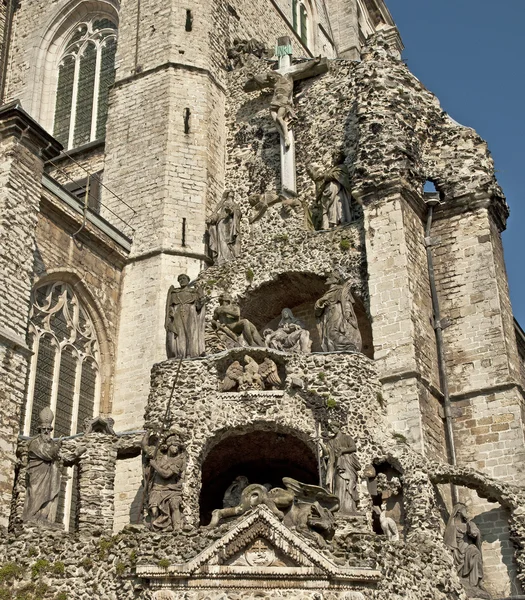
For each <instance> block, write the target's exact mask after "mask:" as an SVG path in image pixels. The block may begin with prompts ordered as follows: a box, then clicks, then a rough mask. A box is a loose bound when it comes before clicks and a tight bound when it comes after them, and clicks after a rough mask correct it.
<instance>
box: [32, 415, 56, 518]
mask: <svg viewBox="0 0 525 600" xmlns="http://www.w3.org/2000/svg"><path fill="white" fill-rule="evenodd" d="M39 416H40V423H39V426H38V435H37V436H35V437H34V438H33V439H32V440H31V441H30V442H29V446H28V464H27V488H26V501H25V506H24V520H25V521H33V520H34V521H43V522H47V523H55V521H56V515H57V508H58V494H59V492H60V448H61V444H62V443H61V441H60V440H53V438H52V437H51V432H52V431H53V421H54V418H55V417H54V415H53V412H52V411H51V410H50V409H49V408H44V409H43V410H42V411H41V412H40V415H39Z"/></svg>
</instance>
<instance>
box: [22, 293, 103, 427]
mask: <svg viewBox="0 0 525 600" xmlns="http://www.w3.org/2000/svg"><path fill="white" fill-rule="evenodd" d="M29 332H30V336H31V338H32V347H33V353H34V354H33V358H32V363H31V372H30V380H29V386H28V398H27V404H26V411H25V417H24V426H23V432H24V434H25V435H35V434H36V433H37V430H36V429H37V426H38V415H39V413H40V411H41V410H42V409H43V408H45V407H46V406H49V407H50V408H51V410H52V411H53V412H54V413H55V425H54V431H53V436H54V437H58V436H68V435H74V434H76V433H78V432H79V431H81V430H82V424H83V420H84V419H85V418H86V417H92V416H93V415H94V413H95V412H96V411H98V407H99V395H100V393H99V389H100V381H99V379H100V377H99V371H100V369H99V345H98V340H97V336H96V332H95V328H94V326H93V322H92V321H91V319H90V317H89V314H88V313H87V311H86V309H85V308H84V307H83V305H82V303H81V301H80V300H79V298H78V296H77V294H76V293H75V291H74V289H73V288H72V287H71V286H70V285H69V284H67V283H64V282H53V283H47V284H43V285H41V286H39V287H37V288H36V289H35V290H34V293H33V304H32V307H31V313H30V321H29Z"/></svg>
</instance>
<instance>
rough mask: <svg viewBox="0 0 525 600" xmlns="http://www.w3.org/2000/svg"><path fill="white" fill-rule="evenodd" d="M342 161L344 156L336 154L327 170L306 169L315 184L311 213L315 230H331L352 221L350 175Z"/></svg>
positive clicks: (313, 166) (315, 167) (311, 167)
mask: <svg viewBox="0 0 525 600" xmlns="http://www.w3.org/2000/svg"><path fill="white" fill-rule="evenodd" d="M344 160H345V156H344V154H343V153H342V152H336V153H335V154H334V156H333V166H332V167H330V168H329V169H326V170H323V169H322V168H321V167H319V166H317V165H312V166H310V167H307V168H306V170H307V172H308V175H310V177H311V178H312V179H313V180H314V182H315V191H316V202H315V205H314V209H313V211H312V213H313V221H314V226H315V228H316V229H331V228H333V227H337V226H338V225H345V224H346V223H350V222H351V220H352V211H351V205H352V194H351V184H350V174H349V172H348V167H347V166H346V165H345V163H344Z"/></svg>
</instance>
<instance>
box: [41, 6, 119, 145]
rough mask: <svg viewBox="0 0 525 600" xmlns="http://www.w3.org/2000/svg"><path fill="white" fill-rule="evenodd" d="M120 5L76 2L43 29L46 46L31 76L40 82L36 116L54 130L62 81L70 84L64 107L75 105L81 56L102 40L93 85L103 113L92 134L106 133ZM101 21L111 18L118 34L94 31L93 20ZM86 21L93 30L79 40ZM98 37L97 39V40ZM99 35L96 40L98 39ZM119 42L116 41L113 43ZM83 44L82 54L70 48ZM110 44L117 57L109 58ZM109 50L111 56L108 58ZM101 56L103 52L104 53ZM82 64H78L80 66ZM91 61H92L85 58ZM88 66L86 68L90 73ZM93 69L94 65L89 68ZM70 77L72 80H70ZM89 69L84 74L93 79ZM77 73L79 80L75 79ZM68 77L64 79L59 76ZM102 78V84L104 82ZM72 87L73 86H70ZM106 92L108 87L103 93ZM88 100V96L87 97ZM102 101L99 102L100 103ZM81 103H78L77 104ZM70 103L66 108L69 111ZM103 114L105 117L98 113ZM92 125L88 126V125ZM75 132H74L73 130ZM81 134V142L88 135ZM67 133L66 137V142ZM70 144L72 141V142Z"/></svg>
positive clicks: (92, 126)
mask: <svg viewBox="0 0 525 600" xmlns="http://www.w3.org/2000/svg"><path fill="white" fill-rule="evenodd" d="M119 6H120V3H119V1H118V0H74V1H72V2H68V3H67V4H66V5H65V6H62V7H61V8H60V9H58V10H57V11H56V12H55V13H54V15H53V16H52V17H51V19H49V21H48V22H47V23H46V24H45V25H44V26H43V27H42V30H41V36H40V40H41V41H40V44H39V46H38V47H37V48H36V49H35V50H34V56H33V61H32V63H31V64H32V67H31V68H32V72H31V77H32V79H33V81H35V85H34V87H33V93H32V96H31V98H30V105H29V112H30V114H31V115H32V116H33V117H34V118H35V119H36V120H37V121H38V122H39V123H40V124H41V125H42V126H43V127H44V128H45V129H47V130H48V131H50V132H52V131H53V129H54V121H55V113H56V110H57V87H58V85H59V83H61V84H62V85H65V86H66V88H67V89H66V90H65V92H64V93H63V94H62V96H61V97H59V98H58V108H59V109H61V110H62V111H64V110H67V109H68V107H69V106H70V105H71V106H73V107H74V106H75V105H74V104H73V101H74V100H77V98H73V97H71V98H68V92H71V95H73V91H74V90H73V87H74V83H77V82H78V77H79V74H80V73H79V72H80V59H81V58H82V57H83V56H84V53H85V51H86V49H89V47H88V43H91V42H92V41H93V42H96V44H98V45H97V55H96V57H95V62H94V67H95V69H96V74H98V75H97V77H96V78H95V79H96V81H98V82H99V85H98V86H97V85H96V83H94V86H93V102H92V103H91V107H92V110H93V109H97V115H96V116H95V118H93V119H92V120H91V122H90V127H89V137H90V139H91V138H99V137H102V135H103V127H102V126H101V123H102V120H104V121H105V108H104V107H105V106H106V103H107V98H106V97H105V94H106V92H107V89H109V85H111V82H112V79H111V77H112V73H114V68H109V66H108V64H109V63H108V61H109V59H110V58H111V61H109V62H112V64H114V51H115V47H114V42H115V41H116V30H117V28H118V12H119ZM96 20H101V21H106V25H107V22H109V23H111V24H112V27H114V30H115V34H114V35H113V34H111V35H110V32H104V33H105V34H107V35H105V36H101V35H99V33H100V32H97V31H94V27H93V25H92V24H93V23H94V22H95V21H96ZM82 24H84V25H86V27H87V28H88V29H89V31H87V36H86V38H85V39H83V40H81V39H78V40H77V39H75V38H76V36H77V33H78V29H79V27H81V26H82ZM91 38H93V40H91ZM95 38H96V39H95ZM111 40H113V41H111ZM75 42H77V50H78V53H79V54H78V56H77V55H74V54H72V53H71V52H70V50H71V44H72V43H73V44H74V43H75ZM108 43H111V44H113V46H112V47H111V54H112V56H109V57H108V51H107V49H108ZM104 49H106V50H105V56H104ZM99 55H100V56H99ZM75 63H76V64H75ZM84 63H85V64H86V65H87V63H88V60H87V58H84ZM85 71H86V67H84V72H85ZM88 71H89V69H88ZM68 75H69V76H70V78H71V81H69V79H68ZM88 75H89V73H87V74H84V76H85V77H87V76H88ZM75 77H76V81H75V82H74V81H73V79H74V78H75ZM60 79H62V82H60V81H59V80H60ZM100 82H102V83H101V84H100ZM69 87H71V90H69ZM101 90H102V91H101ZM84 100H85V99H84ZM97 103H98V104H97ZM76 104H77V103H76ZM64 105H65V106H66V108H65V109H64ZM97 116H100V119H97V118H96V117H97ZM86 129H87V128H86ZM67 133H68V134H69V131H68V132H67ZM83 133H84V135H83V136H82V135H80V134H79V135H77V140H79V142H78V143H82V140H83V139H84V138H85V137H86V135H85V132H83ZM58 134H59V136H62V137H63V134H64V131H63V127H62V129H61V130H59V131H58ZM64 139H65V138H64V137H63V141H64ZM70 141H71V142H74V141H75V140H74V133H72V134H71V136H70V137H68V140H67V142H70ZM66 145H69V144H68V143H66Z"/></svg>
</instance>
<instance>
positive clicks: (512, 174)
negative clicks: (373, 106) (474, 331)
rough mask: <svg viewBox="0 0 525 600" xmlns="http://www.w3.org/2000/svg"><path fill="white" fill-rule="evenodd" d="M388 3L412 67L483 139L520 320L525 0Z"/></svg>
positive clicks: (524, 303)
mask: <svg viewBox="0 0 525 600" xmlns="http://www.w3.org/2000/svg"><path fill="white" fill-rule="evenodd" d="M386 3H387V6H388V8H389V9H390V12H391V13H392V16H393V17H394V20H395V21H396V24H397V26H398V28H399V30H400V32H401V36H402V38H403V42H404V44H405V51H404V52H403V58H404V59H405V60H406V62H407V64H408V67H409V68H410V70H411V71H412V72H413V73H414V74H415V75H416V77H417V78H418V79H419V80H420V81H421V82H422V83H423V84H424V85H425V86H426V87H427V88H428V89H429V90H430V91H431V92H433V93H434V94H435V95H436V96H437V97H438V98H439V100H440V101H441V106H442V107H443V109H444V110H446V111H447V112H448V113H449V114H450V116H451V117H452V118H454V119H455V120H456V121H459V122H460V123H462V124H463V125H467V126H469V127H473V128H474V129H475V130H476V131H477V132H478V133H479V134H480V135H481V137H483V138H484V139H485V140H486V141H487V142H488V145H489V149H490V151H491V153H492V156H493V158H494V162H495V166H496V175H497V178H498V181H499V183H500V185H501V186H502V188H503V191H504V193H505V194H506V196H507V202H508V203H509V206H510V211H511V216H510V218H509V221H508V223H507V230H506V231H505V232H504V233H503V244H504V248H505V258H506V262H507V273H508V276H509V284H510V295H511V300H512V306H513V310H514V315H515V317H516V318H517V319H518V321H519V322H520V324H521V326H522V327H524V328H525V278H524V276H523V273H524V269H523V263H522V262H521V261H522V260H523V261H524V262H525V227H524V226H525V182H524V181H523V176H524V174H525V0H500V1H499V2H495V1H494V0H386Z"/></svg>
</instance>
